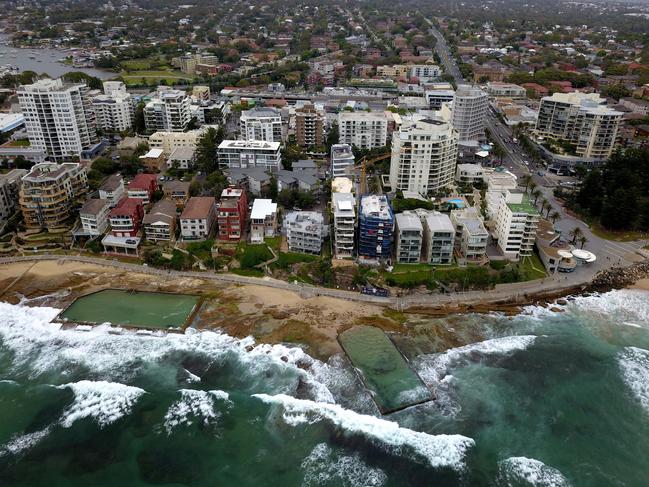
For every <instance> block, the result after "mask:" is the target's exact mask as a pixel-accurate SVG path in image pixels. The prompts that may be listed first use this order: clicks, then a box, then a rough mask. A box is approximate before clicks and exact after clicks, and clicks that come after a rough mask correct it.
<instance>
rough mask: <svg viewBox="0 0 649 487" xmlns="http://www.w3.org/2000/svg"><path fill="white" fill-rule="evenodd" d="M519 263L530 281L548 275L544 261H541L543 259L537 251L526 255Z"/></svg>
mask: <svg viewBox="0 0 649 487" xmlns="http://www.w3.org/2000/svg"><path fill="white" fill-rule="evenodd" d="M518 265H519V266H520V270H521V271H523V273H524V274H525V276H526V277H527V280H528V281H532V280H534V279H543V278H544V277H545V276H546V273H545V267H544V266H543V262H541V259H540V258H539V256H538V254H537V253H536V252H534V253H533V254H532V255H531V256H529V257H525V258H524V259H523V260H522V261H521V262H520V263H519V264H518Z"/></svg>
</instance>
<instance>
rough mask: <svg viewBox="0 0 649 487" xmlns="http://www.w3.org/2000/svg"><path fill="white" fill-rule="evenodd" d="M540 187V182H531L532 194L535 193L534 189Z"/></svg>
mask: <svg viewBox="0 0 649 487" xmlns="http://www.w3.org/2000/svg"><path fill="white" fill-rule="evenodd" d="M537 187H538V184H536V183H535V182H534V181H531V182H530V194H533V193H534V190H536V188H537Z"/></svg>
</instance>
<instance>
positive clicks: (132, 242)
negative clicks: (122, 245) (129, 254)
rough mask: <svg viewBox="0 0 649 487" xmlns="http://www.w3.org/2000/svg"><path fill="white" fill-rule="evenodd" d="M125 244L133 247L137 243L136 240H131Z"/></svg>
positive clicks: (127, 240)
mask: <svg viewBox="0 0 649 487" xmlns="http://www.w3.org/2000/svg"><path fill="white" fill-rule="evenodd" d="M126 243H127V244H129V245H135V244H136V243H137V240H133V239H132V238H129V239H126Z"/></svg>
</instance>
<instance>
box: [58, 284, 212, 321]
mask: <svg viewBox="0 0 649 487" xmlns="http://www.w3.org/2000/svg"><path fill="white" fill-rule="evenodd" d="M199 300H200V297H199V296H194V295H190V294H171V293H154V292H140V291H130V290H123V289H104V290H103V291H98V292H96V293H92V294H87V295H86V296H81V297H79V298H77V299H76V300H75V301H74V303H72V304H71V305H70V306H69V307H68V308H67V309H66V310H65V311H63V312H62V313H61V314H60V315H59V316H58V319H59V320H67V321H72V322H81V323H96V324H101V323H106V322H109V323H111V324H114V325H124V326H134V327H143V328H177V327H182V326H184V325H185V324H187V321H188V320H189V318H190V316H191V315H192V313H193V311H194V309H195V307H196V306H197V305H198V303H199Z"/></svg>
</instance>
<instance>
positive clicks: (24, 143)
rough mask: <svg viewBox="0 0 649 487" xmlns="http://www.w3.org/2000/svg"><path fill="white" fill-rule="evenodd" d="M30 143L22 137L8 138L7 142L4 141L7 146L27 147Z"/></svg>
mask: <svg viewBox="0 0 649 487" xmlns="http://www.w3.org/2000/svg"><path fill="white" fill-rule="evenodd" d="M30 145H31V144H30V143H29V140H27V139H23V140H10V141H9V142H7V143H6V146H7V147H29V146H30Z"/></svg>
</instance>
